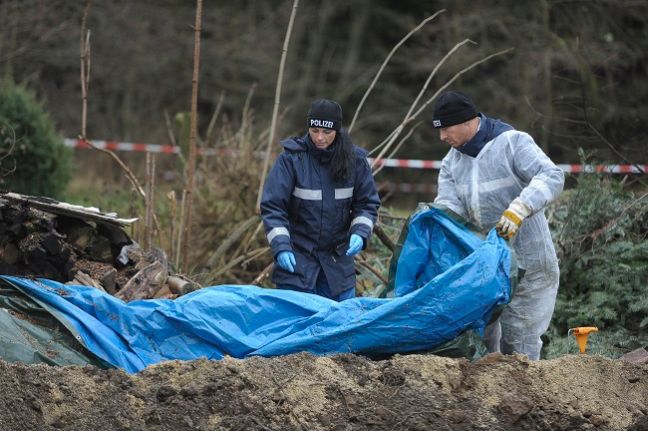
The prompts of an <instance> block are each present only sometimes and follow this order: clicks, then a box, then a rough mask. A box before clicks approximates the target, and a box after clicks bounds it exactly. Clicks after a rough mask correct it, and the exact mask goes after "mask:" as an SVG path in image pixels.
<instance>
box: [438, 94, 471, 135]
mask: <svg viewBox="0 0 648 431" xmlns="http://www.w3.org/2000/svg"><path fill="white" fill-rule="evenodd" d="M477 115H479V112H477V107H476V106H475V103H474V102H473V101H472V99H471V98H470V97H468V96H467V95H465V94H464V93H462V92H461V91H448V92H446V93H443V94H442V95H441V97H439V99H438V100H437V101H436V103H435V105H434V116H433V117H432V125H433V126H434V127H436V128H437V129H439V128H441V127H450V126H454V125H455V124H461V123H465V122H466V121H468V120H472V119H473V118H475V117H476V116H477Z"/></svg>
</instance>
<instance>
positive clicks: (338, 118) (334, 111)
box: [307, 99, 342, 130]
mask: <svg viewBox="0 0 648 431" xmlns="http://www.w3.org/2000/svg"><path fill="white" fill-rule="evenodd" d="M307 127H308V128H311V127H317V128H322V129H331V130H340V128H341V127H342V107H341V106H340V105H339V104H338V103H337V102H335V101H333V100H329V99H318V100H315V101H313V103H311V105H310V109H309V110H308V121H307Z"/></svg>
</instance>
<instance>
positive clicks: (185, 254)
mask: <svg viewBox="0 0 648 431" xmlns="http://www.w3.org/2000/svg"><path fill="white" fill-rule="evenodd" d="M201 23H202V0H196V24H195V28H194V63H193V77H192V79H191V125H190V128H191V129H190V132H189V157H188V160H187V175H186V181H187V182H186V184H185V191H186V200H185V211H184V212H185V219H184V223H185V224H184V226H183V227H184V235H183V240H182V249H181V250H182V270H183V271H184V272H185V273H187V272H188V271H189V242H190V241H191V221H192V220H191V216H192V207H193V191H194V186H195V184H194V183H195V178H194V177H195V173H196V172H195V171H196V139H197V136H198V130H197V128H198V126H197V124H198V79H199V72H200V30H201V27H200V26H201Z"/></svg>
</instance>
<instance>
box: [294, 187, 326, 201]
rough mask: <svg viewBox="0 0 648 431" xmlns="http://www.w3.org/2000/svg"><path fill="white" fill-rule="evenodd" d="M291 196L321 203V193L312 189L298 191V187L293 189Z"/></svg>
mask: <svg viewBox="0 0 648 431" xmlns="http://www.w3.org/2000/svg"><path fill="white" fill-rule="evenodd" d="M293 196H296V197H298V198H299V199H304V200H306V201H321V200H322V191H321V190H313V189H300V188H299V187H295V190H293Z"/></svg>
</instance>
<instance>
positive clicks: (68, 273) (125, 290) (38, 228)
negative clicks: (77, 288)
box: [0, 193, 197, 301]
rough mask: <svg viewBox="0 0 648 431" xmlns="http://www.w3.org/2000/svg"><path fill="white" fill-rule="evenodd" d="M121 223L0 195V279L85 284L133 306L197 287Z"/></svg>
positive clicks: (41, 200) (66, 207) (111, 217)
mask: <svg viewBox="0 0 648 431" xmlns="http://www.w3.org/2000/svg"><path fill="white" fill-rule="evenodd" d="M134 221H136V219H121V218H118V217H117V216H116V215H115V214H106V213H102V212H100V211H99V210H97V209H96V208H87V207H80V206H76V205H70V204H66V203H62V202H58V201H55V200H53V199H49V198H42V197H33V196H25V195H19V194H16V193H2V194H0V274H5V275H16V276H23V277H39V278H47V279H51V280H56V281H59V282H62V283H68V284H81V285H86V286H92V287H95V288H97V289H101V290H104V291H106V292H107V293H109V294H111V295H114V296H116V297H119V298H121V299H123V300H126V301H130V300H134V299H144V298H175V297H177V296H179V295H182V294H185V293H187V292H190V291H192V290H195V289H196V288H197V286H196V285H195V284H194V283H192V282H190V281H189V280H186V279H184V278H182V277H180V276H178V275H174V274H173V273H172V270H171V268H170V266H169V263H168V261H167V258H166V255H165V254H164V252H163V251H161V250H159V249H152V250H150V251H144V250H142V249H141V248H140V247H139V245H138V244H137V243H136V242H135V241H133V240H132V239H131V238H130V237H129V236H128V235H127V234H126V232H125V231H124V229H123V227H124V226H126V225H129V224H131V223H133V222H134Z"/></svg>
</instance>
